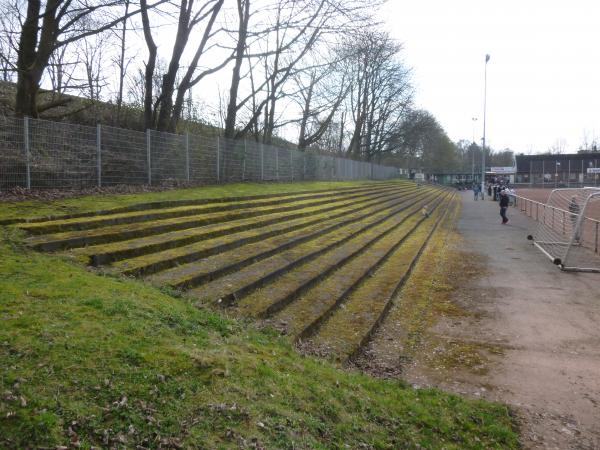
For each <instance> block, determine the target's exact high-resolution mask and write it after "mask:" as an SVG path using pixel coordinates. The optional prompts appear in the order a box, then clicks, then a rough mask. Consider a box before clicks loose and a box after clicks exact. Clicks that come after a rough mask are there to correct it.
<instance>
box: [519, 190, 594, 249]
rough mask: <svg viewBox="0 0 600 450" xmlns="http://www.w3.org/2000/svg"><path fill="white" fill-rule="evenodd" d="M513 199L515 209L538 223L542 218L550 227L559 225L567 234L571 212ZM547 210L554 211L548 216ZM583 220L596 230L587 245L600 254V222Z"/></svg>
mask: <svg viewBox="0 0 600 450" xmlns="http://www.w3.org/2000/svg"><path fill="white" fill-rule="evenodd" d="M511 197H512V198H514V201H513V206H514V207H515V208H519V210H520V211H521V212H523V213H525V214H526V215H527V216H529V217H531V218H532V219H534V220H535V221H536V222H539V221H540V218H541V219H542V220H544V221H547V222H549V223H547V222H545V223H546V224H547V225H548V226H550V227H552V228H555V224H558V225H559V226H560V227H563V230H562V232H563V233H566V232H567V230H566V229H565V227H566V225H565V224H566V223H567V217H569V216H570V215H571V214H572V213H571V212H569V211H567V210H565V209H562V208H557V207H555V206H551V205H547V204H546V203H542V202H538V201H536V200H531V199H529V198H526V197H522V196H520V195H511ZM547 209H548V210H549V211H552V213H551V214H548V215H546V210H547ZM534 210H535V212H534ZM548 216H549V217H548ZM555 218H556V220H555ZM583 220H584V223H585V222H587V223H588V224H589V225H590V226H591V229H593V230H594V231H593V238H592V242H587V244H588V246H589V247H590V248H593V249H594V253H599V251H600V250H599V249H600V220H596V219H592V218H591V217H584V218H583Z"/></svg>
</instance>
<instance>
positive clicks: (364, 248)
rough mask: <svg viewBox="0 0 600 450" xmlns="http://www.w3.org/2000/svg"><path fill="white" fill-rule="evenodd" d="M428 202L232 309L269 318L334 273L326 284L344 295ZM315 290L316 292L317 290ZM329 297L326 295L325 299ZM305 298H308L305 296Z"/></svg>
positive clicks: (248, 297) (286, 275) (258, 292)
mask: <svg viewBox="0 0 600 450" xmlns="http://www.w3.org/2000/svg"><path fill="white" fill-rule="evenodd" d="M432 201H435V200H434V197H433V196H430V197H428V198H424V199H420V200H419V201H418V202H417V203H415V204H414V205H413V206H412V207H411V208H409V209H407V210H405V211H403V213H402V215H401V216H399V217H397V220H395V221H394V223H393V225H392V226H388V225H389V224H382V226H379V227H375V228H373V229H372V230H369V231H367V232H365V233H363V234H361V235H360V236H357V237H356V238H354V239H351V240H350V241H348V242H346V243H345V244H344V245H342V246H340V247H338V248H336V249H334V250H332V251H330V252H327V253H325V254H323V255H320V256H319V257H318V258H316V259H314V260H312V261H310V262H309V263H305V264H303V265H301V266H299V267H296V268H295V269H294V270H293V271H291V272H289V273H285V274H283V275H282V276H280V277H279V278H277V280H275V281H273V282H272V283H270V284H268V285H267V286H265V287H264V288H262V289H259V290H257V291H255V292H253V293H252V294H250V295H248V296H246V297H244V298H243V299H240V300H239V301H238V303H237V305H236V306H237V311H238V313H239V314H240V315H242V316H247V315H251V316H257V317H267V316H270V315H272V314H274V313H276V312H277V311H280V310H282V309H283V308H285V307H286V306H287V305H289V304H290V303H292V302H293V301H294V300H296V299H297V298H298V297H300V296H301V295H303V294H305V293H307V292H308V291H310V290H311V289H312V288H313V287H315V286H317V284H319V283H321V282H323V280H325V279H326V278H327V277H328V276H329V275H331V274H334V272H335V276H334V278H335V281H334V282H332V283H330V284H332V285H333V286H335V289H338V290H339V291H340V292H345V291H347V290H348V289H349V288H350V287H351V286H352V285H354V284H356V283H358V282H360V281H361V279H362V278H363V277H364V276H367V275H368V273H369V271H370V270H371V269H372V267H373V265H374V264H376V263H377V262H378V261H379V260H380V259H381V258H382V257H383V256H382V254H385V253H386V252H387V251H388V250H387V249H388V247H391V246H393V245H395V244H396V243H397V242H399V241H400V239H402V238H403V237H404V236H405V235H406V234H408V233H410V231H411V228H412V227H413V224H414V223H417V222H418V218H419V216H420V214H417V213H419V212H420V211H421V209H422V207H423V206H424V205H425V204H431V203H432ZM382 229H383V231H382ZM398 236H400V237H398ZM327 282H328V281H325V282H324V283H327ZM315 290H316V291H317V292H318V291H319V288H318V287H317V288H315ZM330 294H331V293H330V292H329V291H326V295H330ZM306 296H307V297H308V298H312V296H311V295H309V294H306Z"/></svg>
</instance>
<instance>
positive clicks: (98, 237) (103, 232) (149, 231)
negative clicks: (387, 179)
mask: <svg viewBox="0 0 600 450" xmlns="http://www.w3.org/2000/svg"><path fill="white" fill-rule="evenodd" d="M402 190H403V189H402V188H391V189H390V190H384V191H379V192H381V193H382V195H383V194H385V193H388V192H398V193H401V192H402ZM369 195H372V194H371V193H369V194H365V193H361V194H359V195H356V196H352V198H350V199H348V198H344V199H343V200H341V201H353V200H355V199H357V198H361V197H364V196H369ZM339 201H340V200H339V199H337V198H335V197H333V198H328V199H324V200H323V199H322V200H318V201H312V200H304V201H300V202H295V203H291V204H287V205H286V206H280V207H270V206H268V207H264V208H248V209H244V210H238V211H234V212H231V211H226V212H218V213H210V214H202V215H196V216H186V217H177V218H172V219H162V220H154V221H149V222H141V223H134V224H124V225H111V226H106V227H102V228H97V229H93V230H82V231H66V232H60V233H52V234H48V235H42V236H32V237H29V238H27V239H26V241H25V242H26V243H27V245H29V246H30V247H32V248H34V249H36V250H40V251H56V250H62V249H67V248H76V247H83V246H86V245H96V244H104V243H107V242H118V241H125V240H129V239H134V238H137V237H144V236H150V235H153V234H160V233H166V232H169V231H176V230H185V229H189V228H195V227H200V226H204V225H209V224H214V223H222V222H230V221H234V220H240V219H244V218H253V217H258V216H266V215H269V214H276V213H285V214H290V213H291V212H293V211H296V210H299V211H300V213H299V214H300V215H302V214H304V212H303V211H302V210H304V209H306V208H309V207H315V206H320V205H327V204H331V203H336V202H339ZM285 214H283V215H282V216H281V217H285ZM296 217H300V216H296Z"/></svg>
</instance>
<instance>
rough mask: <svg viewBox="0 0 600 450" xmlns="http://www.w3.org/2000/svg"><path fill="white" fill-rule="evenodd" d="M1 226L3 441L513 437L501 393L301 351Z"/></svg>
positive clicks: (436, 442)
mask: <svg viewBox="0 0 600 450" xmlns="http://www.w3.org/2000/svg"><path fill="white" fill-rule="evenodd" d="M276 186H277V185H276ZM214 189H217V188H214ZM165 195H166V193H165ZM213 195H214V191H213ZM236 195H237V194H236ZM137 197H138V201H139V200H143V201H148V196H143V197H140V196H137ZM73 201H74V200H73ZM90 201H91V199H88V200H87V202H82V203H81V205H80V207H81V208H85V207H88V206H89V203H88V202H90ZM54 207H55V206H54V205H47V208H48V209H52V208H54ZM36 212H37V211H36ZM0 231H1V235H0V255H1V257H0V368H1V371H0V448H37V447H55V446H69V445H70V444H76V443H79V445H80V447H81V448H89V447H91V446H96V447H102V448H108V447H122V448H134V447H135V446H136V445H141V446H144V447H150V448H157V447H159V446H162V447H163V448H164V447H167V448H173V447H177V446H183V447H184V448H238V447H243V448H246V447H257V448H259V447H261V446H263V447H265V448H310V449H313V448H317V449H318V448H419V447H420V448H448V449H451V448H456V449H459V448H460V449H462V448H480V449H487V448H517V447H518V437H517V433H516V431H515V425H514V422H513V419H512V417H511V415H510V411H509V409H508V408H507V407H506V406H503V405H499V404H492V403H486V402H483V401H474V400H468V399H464V398H461V397H458V396H456V395H451V394H446V393H443V392H441V391H437V390H433V389H427V390H414V389H412V388H410V387H408V386H406V385H405V384H403V383H402V382H399V381H384V380H378V379H374V378H371V377H369V376H366V375H363V374H360V373H358V372H350V371H347V370H343V369H342V368H340V367H337V366H335V365H333V364H331V363H329V362H325V361H322V360H319V359H314V358H307V357H302V356H300V355H298V354H297V353H296V352H295V350H294V349H293V347H292V346H291V345H290V343H289V342H288V341H286V340H285V339H284V338H280V337H278V336H277V335H276V334H275V333H272V332H269V331H259V330H256V329H255V328H254V327H253V326H252V324H250V323H245V322H241V321H235V320H232V319H229V318H227V317H225V316H224V315H222V314H220V313H218V312H212V311H208V310H202V309H197V308H195V307H193V306H192V305H191V304H189V303H188V301H187V300H186V299H185V298H181V297H179V294H178V293H177V292H173V291H170V290H168V289H161V290H158V289H155V288H153V287H151V286H148V285H144V284H143V283H141V282H138V281H135V280H130V279H125V278H114V277H107V276H105V277H103V276H99V275H97V274H95V273H92V272H90V271H88V270H86V269H85V268H83V267H81V266H78V265H75V264H73V263H71V262H69V261H67V260H66V259H64V258H61V257H58V256H53V255H45V254H38V253H35V252H32V251H30V250H28V249H26V248H24V247H23V246H22V243H21V242H22V236H21V235H19V234H18V233H16V232H15V231H14V230H13V229H11V228H7V227H4V228H0Z"/></svg>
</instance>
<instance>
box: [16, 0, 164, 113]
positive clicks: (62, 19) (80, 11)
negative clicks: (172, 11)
mask: <svg viewBox="0 0 600 450" xmlns="http://www.w3.org/2000/svg"><path fill="white" fill-rule="evenodd" d="M165 1H166V0H157V3H155V4H154V5H156V4H159V3H163V2H165ZM121 2H122V0H46V1H45V2H42V0H28V1H27V7H26V10H25V11H21V10H20V9H19V10H18V12H17V13H18V14H19V23H20V29H19V39H18V51H17V64H16V66H17V69H18V78H17V94H16V101H15V109H16V113H17V114H18V115H30V116H33V117H37V115H38V113H39V112H40V110H43V109H48V108H49V107H52V105H51V104H49V105H43V106H42V107H40V105H38V104H37V94H38V92H39V89H40V81H41V79H42V75H43V73H44V70H45V69H46V67H47V66H48V62H49V60H50V57H51V55H52V54H53V53H54V52H56V51H57V50H58V49H59V48H61V47H63V46H65V45H68V44H70V43H74V42H77V41H80V40H81V39H85V38H87V37H88V36H92V35H95V34H98V33H101V32H103V31H106V30H108V29H111V28H113V27H114V26H115V25H117V24H118V23H120V22H122V21H123V20H125V19H127V18H128V17H131V16H132V15H134V14H137V13H138V12H139V10H136V11H130V12H129V13H128V15H127V16H123V15H122V14H118V13H117V9H116V7H117V6H118V5H120V4H121ZM154 5H153V6H154Z"/></svg>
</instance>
